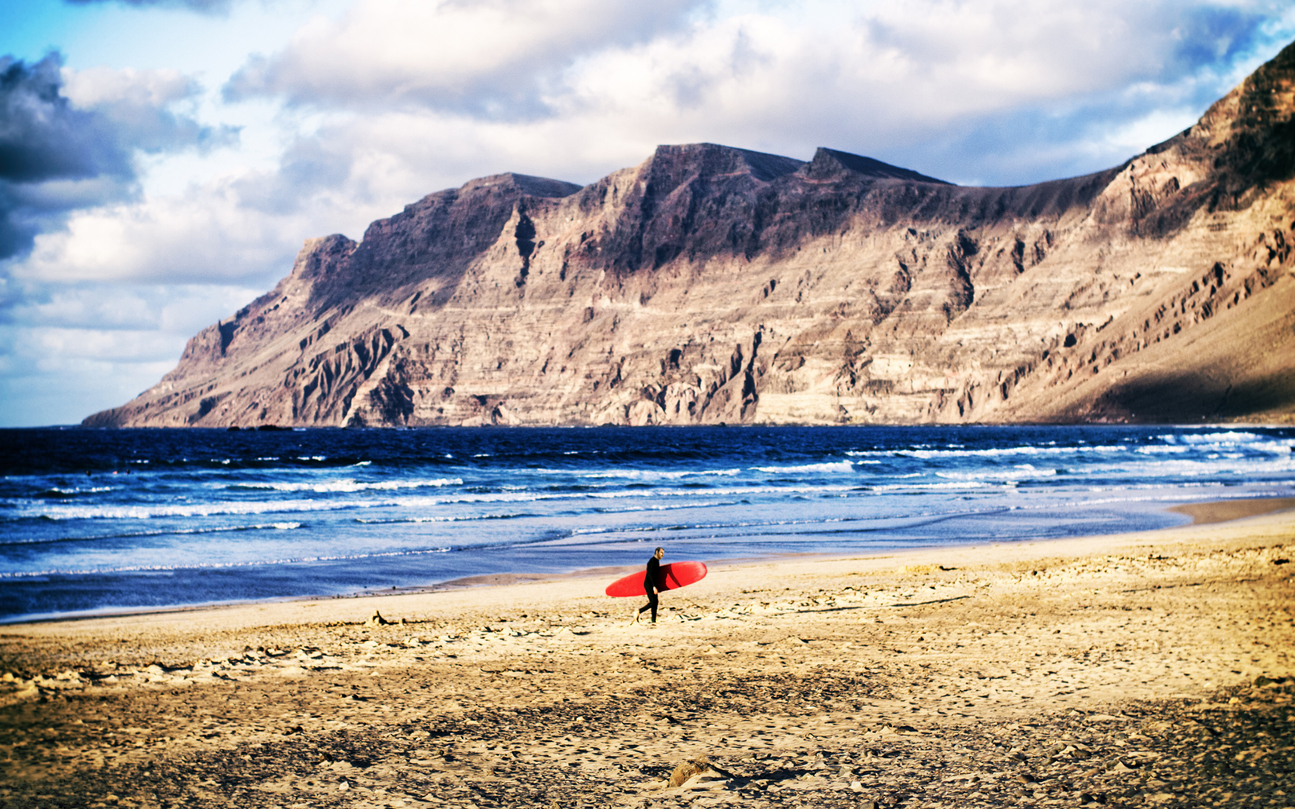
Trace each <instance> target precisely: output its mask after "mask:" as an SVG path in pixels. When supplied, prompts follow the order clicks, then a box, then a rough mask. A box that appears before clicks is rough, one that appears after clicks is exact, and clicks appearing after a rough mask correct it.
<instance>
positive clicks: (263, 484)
mask: <svg viewBox="0 0 1295 809" xmlns="http://www.w3.org/2000/svg"><path fill="white" fill-rule="evenodd" d="M1293 447H1295V429H1290V428H1260V427H1246V428H1233V427H1208V426H1207V427H1098V426H1086V427H866V428H864V427H850V428H826V427H815V428H796V427H779V428H758V427H753V428H746V427H744V428H735V427H729V428H724V427H712V428H657V429H631V428H624V429H622V428H596V429H417V430H335V429H312V430H292V431H274V432H268V431H267V432H259V431H237V432H226V431H215V430H84V429H37V430H0V474H2V475H3V477H2V478H0V621H4V622H12V621H15V620H24V619H33V618H46V617H55V616H73V615H78V614H85V613H93V612H103V611H113V610H126V609H138V608H152V607H163V606H175V605H186V604H203V603H214V602H226V601H241V600H255V599H270V598H282V597H293V596H325V595H344V594H352V593H357V592H371V591H376V590H383V589H388V590H389V589H390V588H392V587H410V586H420V585H430V584H435V583H439V582H445V581H449V580H453V579H458V578H462V577H467V576H474V575H482V574H490V573H553V572H563V571H570V570H578V569H582V568H591V567H601V566H609V565H639V564H642V563H643V562H645V561H646V559H647V557H648V556H650V555H651V552H652V549H653V548H655V547H656V546H658V545H660V546H663V547H665V548H666V549H667V554H668V557H667V561H669V560H670V559H676V560H677V559H702V560H707V561H711V560H721V559H726V558H738V557H753V556H764V555H770V554H782V553H828V554H858V553H882V552H888V551H892V550H895V549H903V548H916V547H929V546H940V545H963V544H971V543H984V542H987V541H993V542H1014V541H1024V540H1039V539H1051V538H1061V537H1069V536H1078V535H1086V534H1100V533H1115V532H1122V531H1133V530H1142V529H1150V528H1158V527H1165V526H1169V525H1175V524H1181V523H1184V522H1186V521H1187V519H1186V518H1185V517H1182V516H1180V515H1176V514H1173V513H1170V512H1168V511H1167V510H1166V509H1167V508H1168V507H1170V506H1173V505H1177V504H1182V503H1189V502H1198V501H1208V500H1218V499H1232V498H1245V497H1277V496H1295V455H1293V454H1292V448H1293Z"/></svg>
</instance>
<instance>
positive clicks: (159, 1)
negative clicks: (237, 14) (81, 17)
mask: <svg viewBox="0 0 1295 809" xmlns="http://www.w3.org/2000/svg"><path fill="white" fill-rule="evenodd" d="M64 1H65V2H67V3H69V4H70V5H74V6H91V5H106V4H109V3H118V4H120V5H123V6H133V7H135V8H149V7H153V8H183V9H188V10H190V11H197V12H200V13H203V14H224V13H226V12H228V11H229V9H230V7H231V6H232V5H233V0H64Z"/></svg>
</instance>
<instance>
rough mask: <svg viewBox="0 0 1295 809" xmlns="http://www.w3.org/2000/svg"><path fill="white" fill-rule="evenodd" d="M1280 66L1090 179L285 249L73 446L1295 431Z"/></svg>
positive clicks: (819, 162) (1292, 108)
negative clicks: (105, 430)
mask: <svg viewBox="0 0 1295 809" xmlns="http://www.w3.org/2000/svg"><path fill="white" fill-rule="evenodd" d="M1293 112H1295V45H1292V46H1290V47H1287V48H1286V49H1285V50H1283V51H1282V52H1281V53H1280V54H1279V55H1278V56H1277V57H1276V58H1275V59H1273V60H1272V61H1271V62H1269V63H1268V64H1266V65H1264V66H1263V67H1261V68H1260V69H1259V70H1258V71H1256V72H1255V73H1254V74H1253V75H1252V76H1251V77H1249V78H1248V79H1246V80H1245V81H1244V82H1243V83H1242V84H1241V85H1240V86H1238V87H1237V88H1236V89H1235V90H1233V91H1232V92H1231V93H1229V94H1228V95H1227V96H1226V97H1224V98H1223V99H1221V100H1220V101H1218V102H1217V103H1215V104H1214V105H1213V106H1212V107H1211V108H1210V109H1209V110H1208V111H1207V112H1206V114H1205V115H1204V116H1203V117H1202V118H1201V119H1200V121H1199V122H1198V123H1197V124H1196V125H1194V126H1193V127H1191V128H1190V129H1188V130H1186V131H1184V132H1182V133H1181V134H1179V135H1177V136H1175V137H1174V138H1172V139H1170V140H1168V141H1166V142H1164V143H1162V144H1159V145H1158V146H1155V147H1153V148H1151V149H1149V150H1147V151H1146V152H1145V153H1143V154H1141V155H1139V156H1137V157H1135V158H1133V159H1132V160H1129V161H1128V162H1127V163H1125V164H1124V165H1122V166H1119V167H1116V168H1112V169H1109V170H1107V171H1103V172H1099V173H1096V174H1092V175H1088V176H1084V177H1076V178H1072V179H1067V180H1057V181H1053V182H1047V183H1041V184H1038V185H1033V186H1025V187H1018V188H969V187H960V186H956V185H951V184H949V183H945V182H942V181H940V180H937V179H934V178H931V177H927V176H924V175H922V174H919V173H917V172H914V171H910V170H908V169H903V168H898V167H895V166H889V165H886V164H884V163H881V162H878V161H875V160H871V159H869V158H866V157H860V156H857V155H851V154H846V153H843V152H838V151H834V150H831V149H819V150H818V152H817V153H816V154H815V155H814V157H813V159H812V160H810V161H808V162H802V161H799V160H794V159H791V158H787V157H779V156H776V155H768V154H761V153H757V152H751V151H745V150H742V149H735V148H730V147H726V146H717V145H712V144H694V145H685V146H661V147H659V148H658V149H657V150H656V152H655V154H653V155H652V156H651V157H650V158H648V160H646V161H645V162H643V163H642V164H640V165H638V166H636V167H633V168H628V169H623V170H621V171H618V172H615V173H613V174H611V175H609V176H607V177H605V178H603V179H602V180H599V181H598V182H595V183H593V184H591V185H589V186H586V187H583V188H581V187H579V186H576V185H572V184H569V183H564V182H560V181H557V180H548V179H542V178H538V177H528V176H523V175H517V174H502V175H497V176H493V177H486V178H482V179H478V180H473V181H471V182H469V183H467V184H466V185H464V186H463V187H461V188H458V189H453V190H447V191H441V192H438V193H435V194H431V195H429V196H427V197H425V198H424V199H422V200H420V201H419V202H416V203H414V204H412V205H409V206H407V207H406V208H405V210H404V211H403V212H401V213H399V214H397V215H395V216H393V217H391V218H389V219H383V220H380V221H377V222H374V223H373V224H372V225H370V226H369V229H368V231H367V232H366V233H365V234H364V238H363V240H362V241H360V242H358V243H357V242H355V241H352V240H350V239H348V238H346V237H344V236H340V235H334V236H327V237H324V238H320V239H312V240H310V241H307V242H306V245H305V247H304V248H303V249H302V251H301V253H300V255H299V256H298V257H297V260H296V263H295V265H294V267H293V269H292V272H291V273H290V274H289V275H288V276H287V277H286V278H284V279H283V280H282V281H281V282H280V283H279V284H278V286H276V287H275V289H274V290H273V291H271V292H269V293H267V294H266V295H264V296H262V297H260V298H258V299H257V300H255V301H253V302H252V303H251V304H249V305H248V306H246V307H245V308H243V309H241V310H239V311H238V312H237V313H236V314H235V315H234V316H233V317H232V318H230V319H229V320H228V321H222V322H220V323H217V324H216V325H213V326H211V327H209V328H207V329H205V330H203V331H202V332H201V333H199V334H198V335H197V336H195V337H194V338H193V339H192V340H190V342H189V344H188V346H187V347H186V348H185V351H184V355H183V356H182V358H181V360H180V363H179V364H178V365H177V367H176V368H175V370H173V371H172V372H171V373H169V374H167V375H166V376H165V377H164V378H163V379H162V381H161V382H160V383H159V384H158V385H156V386H155V387H153V388H151V389H150V390H148V391H146V392H145V393H143V394H141V395H140V396H139V397H138V398H136V399H135V400H133V401H131V402H129V403H127V404H125V405H123V406H121V407H119V408H115V409H113V410H108V411H104V412H102V413H97V414H95V415H93V416H91V417H89V418H88V419H86V424H88V425H92V426H204V427H225V426H244V427H249V426H258V425H263V424H276V425H315V426H323V425H347V426H361V425H373V426H377V425H384V426H393V425H481V424H516V425H524V424H533V425H540V424H603V423H614V424H634V425H647V424H716V423H729V424H733V423H809V424H828V423H831V424H849V423H896V424H899V423H960V422H1072V421H1137V422H1150V421H1192V420H1208V421H1227V420H1267V421H1290V420H1292V419H1293V418H1295V257H1292V249H1291V246H1292V242H1295V121H1293V118H1292V113H1293Z"/></svg>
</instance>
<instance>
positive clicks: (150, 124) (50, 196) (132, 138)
mask: <svg viewBox="0 0 1295 809" xmlns="http://www.w3.org/2000/svg"><path fill="white" fill-rule="evenodd" d="M62 62H63V59H62V56H61V55H60V54H58V53H51V54H49V55H47V56H46V57H44V58H43V59H41V60H40V61H38V62H36V63H34V64H30V65H29V64H27V63H25V62H23V61H21V60H17V59H14V58H12V57H8V56H6V57H0V260H3V259H7V258H11V257H13V256H17V255H21V254H23V253H26V252H27V251H29V250H30V249H31V248H32V246H33V244H34V243H35V238H36V236H37V234H39V233H47V232H50V231H53V230H57V229H58V228H59V227H60V226H61V225H62V222H63V221H64V218H65V217H66V215H67V214H68V213H69V212H71V211H75V210H79V209H87V208H94V207H96V206H101V205H105V204H111V203H114V202H119V201H121V200H124V199H128V198H130V197H132V196H134V195H136V194H137V192H138V186H137V180H138V173H137V168H136V164H135V156H136V154H137V153H141V152H142V153H154V154H156V153H161V152H168V151H176V150H182V149H188V148H197V149H208V148H212V147H215V146H220V145H226V144H230V143H232V142H234V141H235V140H236V138H237V132H236V131H235V130H231V129H229V128H211V127H204V126H200V125H199V124H197V123H196V122H195V121H194V120H193V118H191V117H189V116H184V115H177V114H175V113H174V112H172V111H170V110H169V109H168V107H169V106H170V105H173V104H175V103H177V102H179V101H182V100H184V99H187V98H189V97H190V96H192V95H194V94H195V93H196V92H197V87H196V85H195V84H194V83H193V82H191V81H189V80H187V79H184V78H183V77H181V76H180V75H179V74H178V73H175V72H174V71H132V70H126V71H111V70H108V69H104V68H101V69H97V70H91V71H86V72H83V73H76V72H73V71H66V70H64V69H63V67H62ZM65 81H66V86H65Z"/></svg>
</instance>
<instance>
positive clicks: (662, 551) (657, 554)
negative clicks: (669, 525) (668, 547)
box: [652, 548, 665, 559]
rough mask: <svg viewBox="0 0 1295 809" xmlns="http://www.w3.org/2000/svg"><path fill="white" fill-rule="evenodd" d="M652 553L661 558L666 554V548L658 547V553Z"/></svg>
mask: <svg viewBox="0 0 1295 809" xmlns="http://www.w3.org/2000/svg"><path fill="white" fill-rule="evenodd" d="M652 555H653V556H655V557H656V558H658V559H660V558H661V557H662V556H665V548H657V549H656V553H654V554H652Z"/></svg>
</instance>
